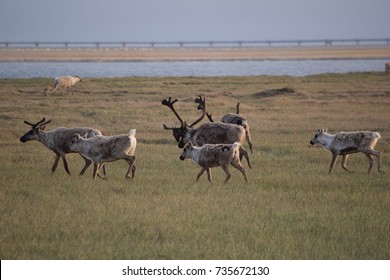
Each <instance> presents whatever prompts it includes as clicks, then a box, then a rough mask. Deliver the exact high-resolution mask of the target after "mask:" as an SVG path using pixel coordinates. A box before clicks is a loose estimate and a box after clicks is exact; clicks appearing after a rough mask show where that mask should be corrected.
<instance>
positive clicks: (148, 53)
mask: <svg viewBox="0 0 390 280" xmlns="http://www.w3.org/2000/svg"><path fill="white" fill-rule="evenodd" d="M288 59H290V60H301V59H389V61H390V46H352V47H351V46H345V47H344V46H341V47H340V46H337V47H336V46H332V47H270V48H267V47H263V48H0V61H165V60H167V61H175V60H288Z"/></svg>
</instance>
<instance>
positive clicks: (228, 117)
mask: <svg viewBox="0 0 390 280" xmlns="http://www.w3.org/2000/svg"><path fill="white" fill-rule="evenodd" d="M206 116H207V118H208V119H209V121H210V122H214V120H213V118H212V114H209V113H206ZM220 122H223V123H232V124H236V125H240V126H242V127H243V128H244V129H245V138H246V141H247V142H248V145H249V149H250V150H251V153H253V148H252V138H251V133H250V130H249V124H248V121H247V120H246V117H245V116H244V115H241V114H240V102H238V103H237V105H236V113H227V114H225V115H223V116H222V118H221V120H220Z"/></svg>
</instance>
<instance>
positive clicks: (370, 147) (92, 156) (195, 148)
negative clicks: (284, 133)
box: [20, 96, 382, 182]
mask: <svg viewBox="0 0 390 280" xmlns="http://www.w3.org/2000/svg"><path fill="white" fill-rule="evenodd" d="M177 101H178V100H177V99H174V100H172V98H171V97H169V98H166V99H164V100H163V101H162V105H164V106H167V107H168V108H169V109H171V110H172V112H173V113H174V115H175V116H176V118H177V119H178V120H179V122H180V126H179V127H168V126H166V125H165V124H164V125H163V127H164V129H165V130H171V131H172V134H173V137H174V138H175V140H176V142H177V143H178V146H179V148H181V149H183V152H182V154H181V155H180V159H181V160H185V159H187V158H190V159H192V160H193V161H195V162H196V163H197V164H198V165H199V166H200V167H201V171H200V172H199V173H198V176H197V179H196V180H198V179H199V178H200V177H201V176H202V174H203V173H204V172H205V171H206V172H207V178H208V180H209V181H210V182H211V172H210V168H212V167H219V166H220V167H221V168H222V169H223V170H224V172H225V174H226V178H225V182H227V181H228V180H229V178H230V177H231V173H230V171H229V166H230V165H232V166H233V167H234V168H236V169H238V170H239V171H240V172H241V173H242V174H243V176H244V179H245V181H248V179H247V175H246V170H245V169H244V168H243V166H242V164H241V160H242V158H243V157H245V159H246V161H247V163H248V166H249V167H250V168H251V167H252V166H251V162H250V159H249V154H248V152H247V151H246V150H245V149H244V148H243V144H244V141H245V139H246V141H247V143H248V145H249V149H250V151H251V152H253V145H252V140H251V135H250V130H249V124H248V122H247V120H246V118H245V117H244V116H243V115H241V114H240V113H239V103H238V104H237V111H236V113H229V114H226V115H224V116H223V117H222V118H221V120H220V121H219V122H214V121H213V119H212V115H211V114H209V113H208V112H207V111H206V100H205V97H203V96H199V97H197V98H196V99H195V103H196V104H197V105H198V108H197V109H198V110H200V111H201V115H200V116H199V118H198V119H196V120H195V121H194V122H193V123H191V124H187V122H185V121H184V120H183V119H182V118H181V117H180V115H179V114H178V112H177V111H176V109H175V108H174V104H175V103H176V102H177ZM206 116H207V117H208V119H209V122H206V123H203V124H201V125H199V126H198V127H197V128H195V125H197V124H198V123H199V122H201V121H202V120H203V119H204V118H205V117H206ZM50 122H51V120H46V119H45V118H43V119H42V120H40V121H39V122H37V123H31V122H28V121H25V123H26V124H27V125H29V126H30V127H31V129H30V130H29V131H28V132H27V133H25V134H24V135H23V136H21V137H20V141H21V142H23V143H25V142H27V141H30V140H36V141H39V142H41V143H42V144H44V145H45V146H46V147H48V148H49V149H50V150H52V151H53V152H54V153H55V154H56V157H55V160H54V163H53V166H52V172H55V170H56V168H57V165H58V162H59V160H60V158H61V159H62V161H63V164H64V168H65V171H66V172H67V173H68V174H70V171H69V167H68V162H67V159H66V154H68V153H79V154H80V156H81V157H82V158H83V159H84V160H85V165H84V167H83V169H82V170H81V172H80V175H82V174H84V173H85V171H86V170H87V168H88V167H89V165H90V164H91V163H92V162H93V164H94V170H93V178H94V179H95V178H96V176H98V177H101V178H105V176H106V170H105V167H104V165H105V163H108V162H113V161H117V160H121V159H122V160H125V161H126V162H127V163H128V165H129V167H128V170H127V172H126V176H125V177H126V178H134V176H135V173H136V166H135V164H134V163H135V160H136V157H135V150H136V147H137V140H136V137H135V134H136V130H135V129H131V130H130V131H129V132H128V133H127V134H121V135H112V136H105V135H102V133H101V132H100V131H99V130H98V129H94V128H89V127H75V128H65V127H59V128H56V129H54V130H51V131H45V127H46V125H47V124H49V123H50ZM380 138H381V136H380V134H379V133H378V132H371V131H355V132H339V133H337V134H329V133H328V132H327V130H326V129H325V130H324V129H319V130H318V131H317V133H316V134H315V136H314V138H313V139H312V140H311V141H310V144H312V145H314V144H319V145H322V146H323V147H324V148H326V149H328V150H329V151H331V153H332V161H331V165H330V169H329V173H331V171H332V169H333V167H334V165H335V163H336V159H337V157H338V156H339V155H340V156H342V163H341V166H342V168H343V169H345V170H346V171H348V172H352V171H350V170H349V169H348V168H347V167H346V162H347V159H348V156H349V154H352V153H358V152H362V153H364V154H365V155H366V156H367V158H368V160H369V168H368V173H370V171H371V169H372V167H373V165H374V162H375V160H374V157H376V158H377V161H378V172H379V173H381V172H382V169H381V163H382V159H381V152H380V151H376V150H374V147H375V145H376V143H377V141H378V139H380ZM100 169H102V171H103V173H104V176H103V175H101V174H99V170H100ZM130 174H131V175H130Z"/></svg>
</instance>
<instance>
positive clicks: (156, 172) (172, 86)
mask: <svg viewBox="0 0 390 280" xmlns="http://www.w3.org/2000/svg"><path fill="white" fill-rule="evenodd" d="M48 82H50V79H20V80H19V79H5V80H0V124H1V125H0V147H1V149H0V151H1V157H0V167H1V168H0V176H1V184H0V211H1V219H0V258H1V259H389V258H390V236H389V232H390V203H389V202H390V184H389V183H390V180H389V169H388V166H389V163H390V162H389V159H388V158H389V153H390V140H389V139H390V138H389V135H390V113H389V108H390V106H389V105H390V79H389V76H388V75H385V74H381V73H351V74H337V75H336V74H334V75H333V74H332V75H317V76H308V77H302V78H293V77H268V76H259V77H223V78H219V77H215V78H193V77H184V78H116V79H103V78H102V79H84V80H83V82H81V83H79V84H77V85H76V87H75V89H76V93H75V95H74V96H71V95H68V96H53V97H46V96H44V95H43V94H42V92H43V88H44V87H45V85H46V84H47V83H48ZM283 87H289V88H292V89H294V91H295V92H294V93H286V94H281V95H275V96H268V97H263V96H262V95H261V94H259V93H261V92H262V91H264V90H268V89H275V88H283ZM198 94H204V95H205V96H206V98H207V99H206V100H207V106H208V111H209V112H211V113H213V116H214V118H215V119H218V118H220V117H221V116H222V115H223V114H224V113H227V112H233V111H234V110H235V105H236V102H237V101H240V102H241V106H240V108H241V112H242V113H243V114H245V115H246V117H247V119H248V121H249V123H250V127H251V133H252V138H253V143H254V152H253V154H250V156H251V160H252V164H253V168H252V169H249V168H248V167H247V164H246V162H244V163H243V165H244V167H245V168H246V169H247V175H248V180H249V183H248V184H245V182H244V179H243V177H242V175H241V174H240V172H238V171H237V170H235V169H234V168H231V170H232V177H231V179H230V181H229V182H228V183H227V184H223V180H224V176H225V174H224V173H223V171H222V169H220V168H214V169H213V170H212V175H213V184H209V183H208V181H207V177H206V175H203V177H201V178H200V180H199V181H198V182H197V183H196V182H195V178H196V175H197V174H198V172H199V170H200V168H199V167H198V166H196V165H195V164H194V163H193V162H191V161H190V160H187V161H184V162H182V161H180V160H179V155H180V154H181V150H180V149H178V148H177V145H176V143H175V141H174V139H173V137H172V135H171V133H170V132H168V131H164V130H163V129H162V124H163V123H165V124H167V125H177V123H178V122H177V120H176V118H175V117H174V116H173V114H172V113H171V112H170V111H169V109H168V108H166V107H163V106H162V105H161V100H162V99H163V98H165V97H168V96H172V97H174V98H178V99H179V102H177V103H176V104H175V106H176V108H177V110H178V112H179V113H180V114H181V115H182V117H183V118H184V119H185V120H187V121H188V122H191V121H193V120H194V119H195V118H196V117H197V116H198V114H199V112H198V111H197V110H196V109H195V107H196V106H195V104H194V103H193V99H194V98H195V96H196V95H198ZM42 117H46V118H47V119H52V123H50V124H49V125H48V127H47V128H46V129H47V130H50V129H53V128H55V127H59V126H67V127H72V126H90V127H95V128H98V129H100V130H101V131H102V132H103V133H104V134H107V135H109V134H120V133H126V132H127V131H128V130H129V129H130V128H137V135H136V136H137V139H138V146H137V151H136V155H137V161H136V166H137V174H136V178H135V180H133V181H131V180H126V179H125V178H124V175H125V173H126V171H127V164H126V163H125V162H115V163H111V164H108V165H107V171H108V180H100V179H96V180H92V174H91V173H92V168H90V169H89V170H88V171H87V172H86V174H85V175H84V176H83V177H79V176H78V175H77V174H78V172H79V171H80V170H81V168H82V166H83V162H84V161H83V160H82V159H81V157H80V156H78V155H76V154H71V155H69V156H68V161H69V164H70V169H71V171H72V175H71V176H68V175H67V174H66V173H65V171H64V169H63V166H62V162H60V164H59V166H58V169H57V171H56V173H55V174H54V175H52V174H51V172H50V168H51V165H52V163H53V161H54V154H53V153H52V152H51V151H50V150H48V149H47V148H45V147H44V146H43V145H42V144H40V143H38V142H29V143H25V144H23V143H20V142H19V140H18V138H19V137H20V136H21V135H22V134H24V133H25V132H27V130H28V126H26V125H25V124H24V123H23V121H24V120H28V121H31V122H34V121H38V120H40V119H41V118H42ZM320 127H327V128H328V129H329V130H330V131H331V132H332V131H333V132H335V131H340V130H345V131H347V130H359V129H362V130H376V131H379V132H380V133H381V135H382V139H380V140H379V142H378V145H377V149H378V150H380V151H382V152H383V169H384V171H385V174H381V175H379V174H377V172H376V169H374V170H373V172H372V173H371V174H370V175H367V174H366V171H367V169H368V162H367V159H366V157H365V156H364V155H363V154H356V155H352V156H351V157H350V159H349V162H348V166H349V167H350V168H351V169H352V170H354V171H355V172H356V173H354V174H347V173H346V172H345V171H343V170H342V169H341V167H340V162H341V161H339V162H338V163H337V165H336V167H335V169H334V170H333V173H332V174H331V175H328V174H327V171H328V167H329V164H330V159H331V154H330V152H328V151H326V150H324V149H322V148H320V147H313V146H311V145H310V144H309V141H310V139H311V138H312V137H313V135H314V134H315V132H316V130H317V129H318V128H320ZM245 147H247V145H246V144H245ZM247 150H249V148H248V149H247ZM375 167H376V166H375Z"/></svg>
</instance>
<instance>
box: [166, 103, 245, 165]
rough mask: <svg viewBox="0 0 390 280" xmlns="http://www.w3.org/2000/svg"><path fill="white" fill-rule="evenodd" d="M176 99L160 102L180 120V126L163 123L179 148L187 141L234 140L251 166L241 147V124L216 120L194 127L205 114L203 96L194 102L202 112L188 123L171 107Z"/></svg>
mask: <svg viewBox="0 0 390 280" xmlns="http://www.w3.org/2000/svg"><path fill="white" fill-rule="evenodd" d="M176 101H177V99H175V100H173V101H172V100H171V97H169V98H166V99H164V100H163V101H162V104H163V105H165V106H167V107H169V108H170V109H171V110H172V112H173V113H174V114H175V116H176V117H177V119H178V120H179V121H180V127H167V126H166V125H165V124H164V129H165V130H172V133H173V136H174V138H175V140H176V142H177V143H178V146H179V148H183V147H184V146H185V145H186V144H187V143H189V142H192V143H194V144H195V145H196V146H202V145H204V144H233V143H234V142H238V143H240V156H244V157H245V158H246V160H247V162H248V165H249V167H251V163H250V160H249V155H248V152H247V151H245V150H244V149H243V148H242V143H243V142H244V140H245V129H244V128H243V127H242V126H239V125H236V124H230V123H222V122H216V123H203V124H202V125H200V126H199V127H198V128H194V126H195V125H196V124H197V123H199V122H200V121H201V120H202V119H203V118H204V117H205V116H206V100H205V98H204V97H201V96H199V98H196V99H195V102H196V103H198V104H199V106H198V109H200V110H202V114H201V116H200V117H199V118H198V119H197V120H196V121H194V122H193V123H192V124H190V125H188V124H187V123H186V122H185V121H183V120H182V118H181V117H180V116H179V114H178V113H177V112H176V110H175V108H174V107H173V104H174V103H175V102H176Z"/></svg>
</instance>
